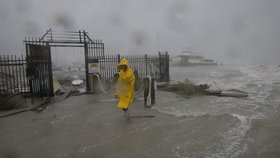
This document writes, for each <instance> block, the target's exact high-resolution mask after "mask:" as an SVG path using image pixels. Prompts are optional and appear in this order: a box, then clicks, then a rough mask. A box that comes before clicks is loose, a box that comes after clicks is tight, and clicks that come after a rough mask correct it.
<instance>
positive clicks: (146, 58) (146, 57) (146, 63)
mask: <svg viewBox="0 0 280 158" xmlns="http://www.w3.org/2000/svg"><path fill="white" fill-rule="evenodd" d="M145 66H146V76H147V75H148V56H147V54H145Z"/></svg>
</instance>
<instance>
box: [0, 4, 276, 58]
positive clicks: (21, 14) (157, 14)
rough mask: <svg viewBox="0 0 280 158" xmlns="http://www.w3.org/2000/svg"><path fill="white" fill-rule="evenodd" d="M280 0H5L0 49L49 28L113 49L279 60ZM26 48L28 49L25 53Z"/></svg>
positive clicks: (15, 50)
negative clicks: (85, 33) (85, 35)
mask: <svg viewBox="0 0 280 158" xmlns="http://www.w3.org/2000/svg"><path fill="white" fill-rule="evenodd" d="M279 8H280V1H279V0H0V52H1V54H7V53H11V54H19V53H21V52H22V51H24V46H23V43H22V41H23V39H24V37H25V36H26V37H28V36H36V37H38V36H42V35H43V34H44V33H45V31H46V30H47V29H49V28H53V29H56V30H59V29H66V30H79V29H82V30H86V31H88V32H89V34H90V36H91V38H94V39H102V40H103V42H104V43H105V47H106V48H105V51H106V53H109V54H114V53H125V54H128V53H129V54H145V53H149V54H155V53H157V51H158V49H159V50H160V51H168V52H169V53H170V54H179V53H181V52H182V51H184V50H186V49H187V48H189V47H192V48H194V49H195V50H196V51H197V52H199V53H200V54H203V55H205V56H207V57H210V58H213V59H216V60H219V61H224V62H231V61H279V60H280V52H279V50H280V31H279V28H280V21H279V15H280V9H279ZM22 53H25V52H22Z"/></svg>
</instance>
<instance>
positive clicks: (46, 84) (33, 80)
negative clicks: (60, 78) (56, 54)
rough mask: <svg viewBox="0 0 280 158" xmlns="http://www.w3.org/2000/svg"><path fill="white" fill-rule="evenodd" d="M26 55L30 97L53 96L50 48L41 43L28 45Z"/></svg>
mask: <svg viewBox="0 0 280 158" xmlns="http://www.w3.org/2000/svg"><path fill="white" fill-rule="evenodd" d="M26 53H27V54H26V59H27V78H28V81H29V86H30V95H33V96H34V95H39V96H52V95H53V84H52V70H51V69H52V68H51V52H50V46H49V45H48V44H46V45H43V44H41V43H36V44H33V43H26Z"/></svg>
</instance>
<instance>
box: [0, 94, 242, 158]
mask: <svg viewBox="0 0 280 158" xmlns="http://www.w3.org/2000/svg"><path fill="white" fill-rule="evenodd" d="M159 93H162V94H159ZM163 93H164V95H163ZM157 94H158V95H161V96H170V95H172V94H168V93H166V92H157ZM171 97H174V96H171ZM157 98H159V97H158V96H157ZM108 99H113V98H112V96H108V95H105V94H102V95H82V96H72V97H69V98H68V99H66V100H64V101H60V102H54V103H52V104H49V106H48V107H47V108H46V109H45V110H44V111H42V112H41V113H36V112H25V113H21V114H17V115H13V116H10V117H5V118H2V119H0V127H1V128H0V142H1V143H0V158H2V157H3V158H10V157H11V158H18V157H21V158H38V157H40V158H49V157H52V158H69V157H70V158H77V157H82V158H87V157H90V158H95V157H96V158H143V157H145V158H147V157H150V158H173V157H174V158H176V157H215V154H216V153H218V154H219V153H220V151H221V150H220V149H223V148H225V147H227V146H225V144H223V143H220V142H222V141H223V140H224V135H222V134H221V133H225V132H227V131H228V129H229V128H230V129H231V127H229V126H233V127H234V126H238V124H240V123H241V122H240V121H239V120H238V119H237V118H234V117H232V116H230V115H220V116H215V117H210V116H209V115H202V116H199V117H187V116H186V117H175V116H172V115H168V114H164V113H160V112H158V111H157V110H155V107H156V106H159V104H162V103H160V102H157V103H156V104H155V105H154V106H155V107H153V108H145V107H144V103H143V100H142V101H135V102H134V103H133V105H132V106H131V108H130V110H131V114H132V115H134V116H135V115H137V116H143V115H154V116H155V117H153V118H133V119H131V120H129V121H127V120H125V119H124V118H123V113H122V111H121V110H120V109H118V108H117V107H116V102H112V101H111V102H110V101H109V102H108V101H106V102H103V100H108ZM221 118H222V119H221ZM229 147H230V146H229ZM227 148H228V147H227ZM223 151H226V152H227V150H223ZM213 153H214V155H213ZM231 154H232V153H230V151H229V152H227V153H223V155H231Z"/></svg>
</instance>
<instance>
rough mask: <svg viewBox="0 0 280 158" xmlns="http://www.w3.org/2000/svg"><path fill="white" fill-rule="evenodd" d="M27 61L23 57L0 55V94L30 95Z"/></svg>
mask: <svg viewBox="0 0 280 158" xmlns="http://www.w3.org/2000/svg"><path fill="white" fill-rule="evenodd" d="M26 68H27V61H26V59H25V58H24V57H23V56H20V57H17V56H15V55H10V56H8V55H6V56H1V55H0V93H1V94H12V93H22V94H23V95H28V94H29V91H30V88H29V83H28V79H27V77H26V76H27V75H26V74H27V72H26Z"/></svg>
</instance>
